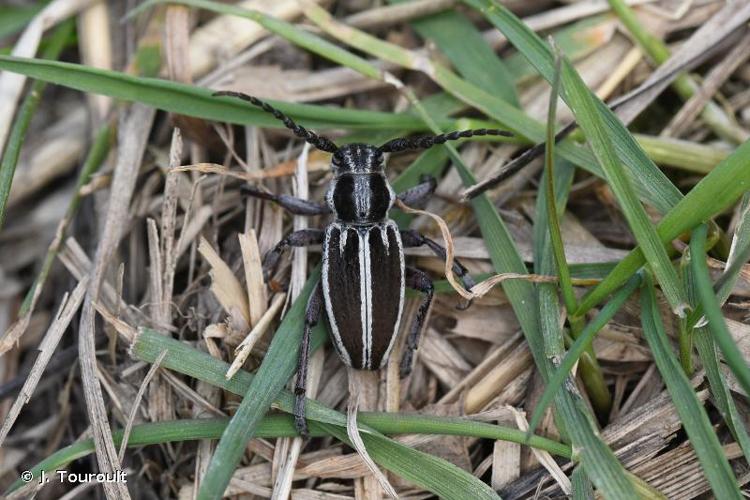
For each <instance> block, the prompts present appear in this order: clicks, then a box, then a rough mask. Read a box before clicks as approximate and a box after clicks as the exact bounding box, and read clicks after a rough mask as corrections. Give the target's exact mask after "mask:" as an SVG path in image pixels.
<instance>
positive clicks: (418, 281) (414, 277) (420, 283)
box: [399, 267, 434, 378]
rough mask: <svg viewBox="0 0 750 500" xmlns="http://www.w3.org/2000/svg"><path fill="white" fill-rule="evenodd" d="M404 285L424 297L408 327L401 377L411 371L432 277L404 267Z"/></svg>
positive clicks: (430, 290)
mask: <svg viewBox="0 0 750 500" xmlns="http://www.w3.org/2000/svg"><path fill="white" fill-rule="evenodd" d="M405 281H406V286H408V287H409V288H413V289H414V290H417V291H420V292H422V293H424V299H422V303H421V304H419V309H418V310H417V316H416V318H414V321H413V322H412V324H411V327H410V328H409V335H408V337H406V345H405V346H404V354H403V356H402V357H401V365H400V367H399V373H400V375H401V378H406V377H408V376H409V374H410V373H411V368H412V366H411V365H412V361H413V359H414V351H415V350H416V349H417V344H418V343H419V334H420V333H421V332H422V326H423V325H424V320H425V318H426V317H427V311H428V310H429V309H430V304H431V303H432V295H433V293H434V287H433V285H432V279H431V278H430V277H429V276H428V275H427V273H425V272H424V271H420V270H419V269H415V268H413V267H407V268H406V275H405Z"/></svg>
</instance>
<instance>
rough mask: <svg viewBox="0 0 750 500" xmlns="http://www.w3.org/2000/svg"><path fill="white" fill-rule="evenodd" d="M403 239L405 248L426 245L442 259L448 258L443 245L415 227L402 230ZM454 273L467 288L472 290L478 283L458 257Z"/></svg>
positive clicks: (455, 260)
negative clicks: (414, 228)
mask: <svg viewBox="0 0 750 500" xmlns="http://www.w3.org/2000/svg"><path fill="white" fill-rule="evenodd" d="M401 241H402V242H403V245H404V248H409V247H412V248H413V247H421V246H423V245H424V246H426V247H427V248H429V249H430V250H432V253H434V254H435V255H437V256H438V257H440V258H441V259H443V260H445V259H446V258H447V257H446V253H445V248H443V246H442V245H440V244H439V243H437V242H436V241H433V240H431V239H430V238H428V237H426V236H425V235H423V234H421V233H419V232H418V231H415V230H413V229H407V230H404V231H401ZM453 273H454V274H455V275H456V276H458V277H459V278H460V279H461V281H462V282H463V284H464V287H465V288H466V289H467V290H471V289H472V288H473V287H474V285H476V282H475V281H474V279H473V278H472V277H471V275H470V274H469V271H468V270H467V269H466V268H465V267H464V265H463V264H461V262H459V260H458V259H453Z"/></svg>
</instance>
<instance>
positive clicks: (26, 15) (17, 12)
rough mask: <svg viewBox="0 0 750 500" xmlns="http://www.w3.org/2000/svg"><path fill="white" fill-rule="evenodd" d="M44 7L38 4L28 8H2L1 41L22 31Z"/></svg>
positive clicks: (0, 19) (0, 7) (0, 10)
mask: <svg viewBox="0 0 750 500" xmlns="http://www.w3.org/2000/svg"><path fill="white" fill-rule="evenodd" d="M43 7H44V5H43V4H42V3H41V2H36V3H35V5H28V6H23V7H21V6H18V7H16V6H0V39H2V38H5V37H7V36H10V35H13V34H15V33H17V32H19V31H21V30H22V29H23V28H24V27H25V26H26V25H27V24H28V23H29V21H31V20H32V19H34V16H35V15H37V14H38V13H39V11H40V10H42V8H43Z"/></svg>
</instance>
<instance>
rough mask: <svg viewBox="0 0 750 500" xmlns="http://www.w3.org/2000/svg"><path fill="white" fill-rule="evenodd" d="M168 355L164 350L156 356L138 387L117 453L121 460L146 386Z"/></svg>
mask: <svg viewBox="0 0 750 500" xmlns="http://www.w3.org/2000/svg"><path fill="white" fill-rule="evenodd" d="M166 355H167V351H163V352H162V353H161V354H160V355H159V357H158V358H156V361H154V364H153V365H151V368H149V369H148V372H147V373H146V376H145V377H143V381H142V382H141V386H140V387H139V388H138V392H137V393H136V395H135V399H133V406H132V407H131V408H130V413H129V414H128V420H127V421H126V422H125V430H124V431H123V433H122V442H121V443H120V453H119V454H118V455H117V458H119V459H120V462H122V461H123V459H124V458H125V450H126V449H127V448H128V439H129V438H130V431H131V430H132V429H133V422H134V421H135V415H136V413H138V407H139V406H140V405H141V400H142V399H143V395H144V394H145V393H146V388H147V387H148V384H149V382H151V379H152V378H154V375H156V371H157V370H158V369H159V365H161V362H162V361H163V360H164V357H165V356H166Z"/></svg>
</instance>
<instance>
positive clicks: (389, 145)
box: [378, 128, 513, 153]
mask: <svg viewBox="0 0 750 500" xmlns="http://www.w3.org/2000/svg"><path fill="white" fill-rule="evenodd" d="M477 135H500V136H503V137H513V134H512V133H511V132H508V131H507V130H499V129H496V128H478V129H474V130H460V131H455V132H448V133H447V134H440V135H425V136H422V137H414V138H409V137H399V138H397V139H391V140H390V141H388V142H386V143H385V144H383V145H382V146H380V147H379V148H378V149H379V150H380V151H382V152H383V153H395V152H398V151H408V150H410V149H427V148H431V147H432V146H434V145H436V144H443V143H445V142H447V141H455V140H456V139H461V138H464V137H474V136H477Z"/></svg>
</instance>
